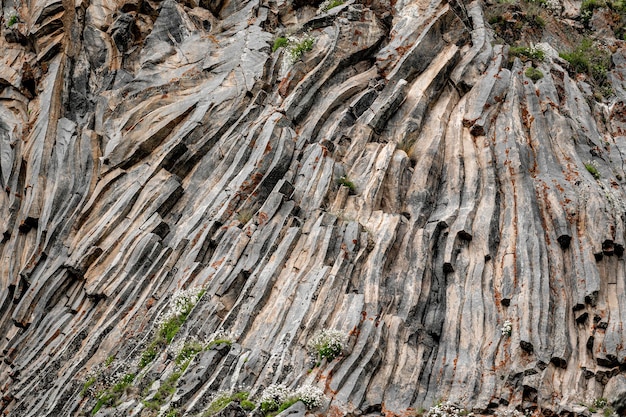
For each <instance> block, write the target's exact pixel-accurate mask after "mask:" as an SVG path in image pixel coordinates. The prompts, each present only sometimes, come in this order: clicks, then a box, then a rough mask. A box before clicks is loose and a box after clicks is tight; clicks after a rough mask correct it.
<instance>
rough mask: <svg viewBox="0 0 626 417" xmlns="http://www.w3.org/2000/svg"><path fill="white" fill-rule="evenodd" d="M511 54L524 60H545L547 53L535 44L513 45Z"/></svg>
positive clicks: (510, 50)
mask: <svg viewBox="0 0 626 417" xmlns="http://www.w3.org/2000/svg"><path fill="white" fill-rule="evenodd" d="M509 55H511V56H516V57H519V58H520V59H521V60H522V61H528V60H532V61H543V60H544V58H545V53H544V52H543V51H542V50H541V49H539V48H535V47H534V46H532V47H528V46H512V47H511V48H510V49H509Z"/></svg>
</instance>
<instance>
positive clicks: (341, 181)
mask: <svg viewBox="0 0 626 417" xmlns="http://www.w3.org/2000/svg"><path fill="white" fill-rule="evenodd" d="M337 184H339V185H340V186H344V187H346V188H348V190H349V191H350V194H354V193H355V192H356V185H354V182H352V180H350V178H348V177H347V176H345V175H343V176H341V177H339V178H337Z"/></svg>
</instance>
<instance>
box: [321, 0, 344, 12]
mask: <svg viewBox="0 0 626 417" xmlns="http://www.w3.org/2000/svg"><path fill="white" fill-rule="evenodd" d="M343 3H344V1H343V0H326V1H325V2H323V3H322V4H321V5H320V8H319V11H320V13H325V12H327V11H329V10H330V9H334V8H335V7H337V6H341V5H342V4H343Z"/></svg>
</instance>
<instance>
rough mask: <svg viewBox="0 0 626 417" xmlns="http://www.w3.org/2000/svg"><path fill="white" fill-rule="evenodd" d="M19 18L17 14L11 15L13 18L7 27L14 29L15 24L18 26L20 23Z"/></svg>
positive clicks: (8, 21)
mask: <svg viewBox="0 0 626 417" xmlns="http://www.w3.org/2000/svg"><path fill="white" fill-rule="evenodd" d="M18 20H19V18H18V17H17V15H16V14H13V15H11V17H9V20H7V27H8V28H10V27H12V26H13V25H14V24H16V23H17V22H18Z"/></svg>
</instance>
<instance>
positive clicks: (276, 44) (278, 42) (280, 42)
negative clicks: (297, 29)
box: [272, 36, 289, 52]
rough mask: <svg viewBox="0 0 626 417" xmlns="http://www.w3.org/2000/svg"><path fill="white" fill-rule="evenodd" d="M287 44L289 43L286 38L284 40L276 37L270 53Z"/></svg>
mask: <svg viewBox="0 0 626 417" xmlns="http://www.w3.org/2000/svg"><path fill="white" fill-rule="evenodd" d="M288 44H289V41H288V40H287V38H284V37H282V36H281V37H278V38H276V39H274V45H272V52H276V51H277V50H279V49H280V48H284V47H286V46H287V45H288Z"/></svg>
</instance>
